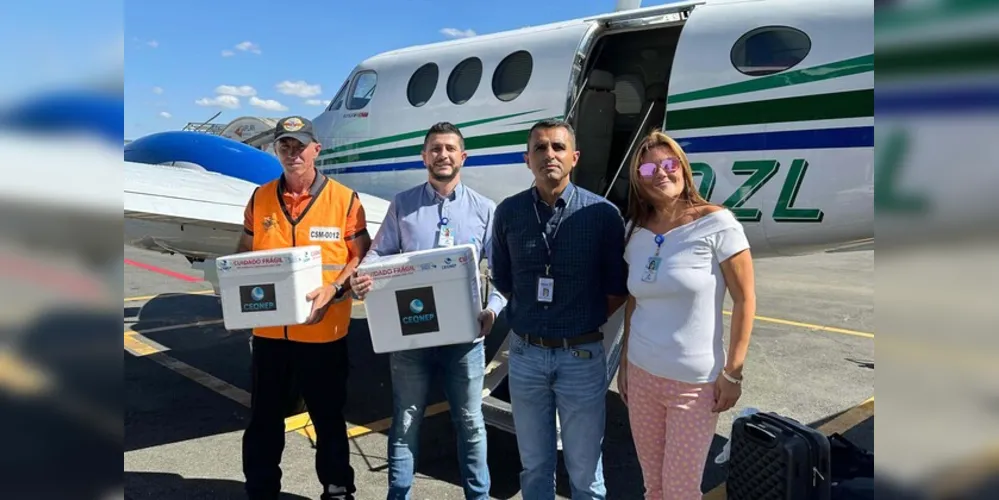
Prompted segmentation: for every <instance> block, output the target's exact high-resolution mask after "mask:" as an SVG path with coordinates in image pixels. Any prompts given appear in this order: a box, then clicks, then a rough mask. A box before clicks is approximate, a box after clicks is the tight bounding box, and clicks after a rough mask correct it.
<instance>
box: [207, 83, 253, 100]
mask: <svg viewBox="0 0 999 500" xmlns="http://www.w3.org/2000/svg"><path fill="white" fill-rule="evenodd" d="M215 93H216V94H221V95H234V96H239V97H250V96H251V95H257V89H255V88H253V87H251V86H249V85H240V86H239V87H237V86H235V85H219V86H218V87H215Z"/></svg>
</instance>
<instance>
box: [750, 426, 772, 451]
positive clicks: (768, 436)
mask: <svg viewBox="0 0 999 500" xmlns="http://www.w3.org/2000/svg"><path fill="white" fill-rule="evenodd" d="M746 437H748V438H750V439H751V440H753V441H756V442H757V443H759V444H762V445H765V446H768V447H773V446H774V444H775V443H777V435H776V434H774V433H772V432H770V431H768V430H767V429H765V428H763V427H761V426H759V425H757V424H754V423H752V422H746Z"/></svg>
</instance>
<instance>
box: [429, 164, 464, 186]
mask: <svg viewBox="0 0 999 500" xmlns="http://www.w3.org/2000/svg"><path fill="white" fill-rule="evenodd" d="M428 170H430V176H431V177H433V178H434V180H435V181H440V182H450V181H452V180H454V178H455V177H457V176H458V171H459V170H461V168H460V167H458V166H454V165H452V166H451V173H450V174H448V175H441V174H439V173H437V171H436V170H435V169H434V167H433V166H431V167H430V168H429V169H428Z"/></svg>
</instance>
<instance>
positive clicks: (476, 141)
mask: <svg viewBox="0 0 999 500" xmlns="http://www.w3.org/2000/svg"><path fill="white" fill-rule="evenodd" d="M528 131H529V129H528V130H513V131H510V132H500V133H498V134H487V135H479V136H474V137H466V138H465V149H466V150H468V151H471V150H476V149H486V148H497V147H501V146H514V145H518V144H519V145H522V146H524V147H525V149H526V145H527V132H528ZM422 150H423V145H422V144H414V145H412V146H401V147H398V148H391V149H380V150H377V151H367V152H364V153H348V154H346V155H343V156H338V157H336V158H324V159H323V160H322V161H321V162H320V164H321V165H337V164H340V163H353V162H356V161H370V160H385V159H390V158H405V157H407V156H417V155H419V154H420V151H422Z"/></svg>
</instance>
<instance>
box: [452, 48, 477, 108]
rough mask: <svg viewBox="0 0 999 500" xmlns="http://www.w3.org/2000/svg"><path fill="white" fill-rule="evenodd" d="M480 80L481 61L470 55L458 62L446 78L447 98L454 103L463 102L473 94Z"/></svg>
mask: <svg viewBox="0 0 999 500" xmlns="http://www.w3.org/2000/svg"><path fill="white" fill-rule="evenodd" d="M480 80H482V61H481V60H480V59H479V58H478V57H470V58H468V59H465V60H464V61H461V62H460V63H458V66H456V67H455V68H454V70H453V71H451V76H450V77H448V79H447V98H448V99H450V100H451V102H453V103H455V104H465V103H466V102H468V100H469V99H471V98H472V96H473V95H475V91H476V90H477V89H478V88H479V81H480Z"/></svg>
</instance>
